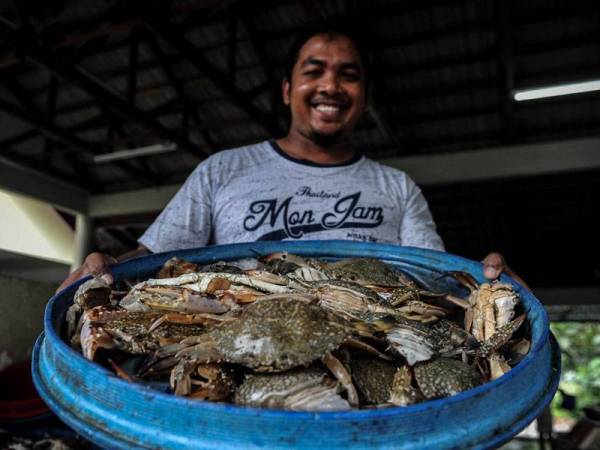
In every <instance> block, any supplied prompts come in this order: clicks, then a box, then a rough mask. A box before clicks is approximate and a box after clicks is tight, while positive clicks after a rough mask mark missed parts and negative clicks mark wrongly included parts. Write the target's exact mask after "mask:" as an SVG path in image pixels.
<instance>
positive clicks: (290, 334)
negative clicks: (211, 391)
mask: <svg viewBox="0 0 600 450" xmlns="http://www.w3.org/2000/svg"><path fill="white" fill-rule="evenodd" d="M353 334H354V330H353V327H352V326H351V325H350V324H349V323H348V322H346V321H344V320H343V319H342V318H340V317H337V316H333V315H330V314H327V313H326V312H325V311H324V310H323V309H321V308H320V307H318V306H316V305H313V304H311V303H310V302H305V301H301V300H298V299H292V298H281V299H278V300H259V301H257V302H255V303H252V304H250V305H248V306H247V307H246V308H245V309H244V310H243V311H242V313H241V315H240V317H239V319H238V320H235V321H232V322H227V323H224V324H222V325H220V326H218V327H215V328H214V329H212V330H211V331H209V332H208V333H205V334H203V335H201V336H197V337H193V338H189V339H184V340H183V341H182V342H181V346H186V345H187V346H188V348H183V349H181V350H179V351H178V352H177V353H176V354H175V357H176V358H177V359H181V358H187V359H191V360H194V361H196V363H198V364H200V363H207V362H228V363H236V364H241V365H243V366H245V367H247V368H250V369H253V370H254V371H256V372H284V371H287V370H290V369H294V368H296V367H302V366H304V367H307V366H309V365H311V364H312V363H313V362H315V361H317V360H321V361H322V362H323V364H325V366H327V368H328V369H329V370H330V371H331V372H332V373H333V374H334V376H335V377H336V378H337V379H338V381H339V382H340V384H341V385H342V386H343V387H344V389H345V390H346V392H347V396H348V401H349V402H350V404H352V405H358V395H357V393H356V390H355V388H354V386H353V384H352V380H351V377H350V375H349V373H348V372H347V370H346V369H345V368H344V366H343V365H342V364H341V363H340V362H339V360H338V359H337V358H335V357H334V356H333V355H332V353H331V352H332V351H333V350H335V349H337V348H338V347H340V346H341V345H342V344H344V343H350V344H352V343H353V342H356V339H354V338H353ZM357 345H359V346H360V347H361V349H363V350H365V349H369V348H370V349H371V350H372V353H373V354H377V355H380V354H381V353H380V352H379V351H377V350H376V349H374V348H372V347H370V346H369V345H368V344H366V343H364V342H361V343H357ZM163 354H164V355H166V353H163ZM180 382H184V381H183V380H181V379H177V378H176V379H174V380H173V384H174V387H175V390H177V384H178V383H180Z"/></svg>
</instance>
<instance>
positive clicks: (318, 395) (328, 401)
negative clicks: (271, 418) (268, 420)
mask: <svg viewBox="0 0 600 450" xmlns="http://www.w3.org/2000/svg"><path fill="white" fill-rule="evenodd" d="M234 402H235V403H236V404H238V405H246V406H255V407H266V408H281V409H289V410H292V411H347V410H349V409H350V404H349V403H348V401H346V400H345V399H344V398H342V397H341V396H340V395H339V394H338V392H337V388H336V383H335V382H333V381H332V380H330V379H329V378H328V377H327V374H326V373H325V372H324V371H323V370H321V369H318V368H316V367H311V368H308V369H296V370H291V371H288V372H284V373H277V374H255V375H250V376H249V377H248V378H246V380H245V381H244V382H243V383H242V384H241V385H240V387H239V388H238V389H237V390H236V392H235V397H234Z"/></svg>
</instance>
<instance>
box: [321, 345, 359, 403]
mask: <svg viewBox="0 0 600 450" xmlns="http://www.w3.org/2000/svg"><path fill="white" fill-rule="evenodd" d="M323 364H325V365H326V366H327V368H328V369H329V370H330V371H331V373H332V374H333V376H334V377H335V378H336V379H337V380H338V381H339V382H340V384H341V385H342V386H343V387H344V389H346V393H347V394H348V403H350V405H352V406H358V393H357V392H356V388H355V387H354V384H352V377H351V376H350V374H349V373H348V371H347V370H346V368H345V367H344V365H343V364H342V363H341V362H340V360H339V359H337V358H336V357H335V356H333V355H332V354H331V353H327V354H326V355H325V356H323Z"/></svg>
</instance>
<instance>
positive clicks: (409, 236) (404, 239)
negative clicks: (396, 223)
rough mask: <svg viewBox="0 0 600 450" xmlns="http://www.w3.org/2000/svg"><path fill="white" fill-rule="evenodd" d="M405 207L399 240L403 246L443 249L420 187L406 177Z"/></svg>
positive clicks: (442, 243)
mask: <svg viewBox="0 0 600 450" xmlns="http://www.w3.org/2000/svg"><path fill="white" fill-rule="evenodd" d="M406 192H407V196H406V204H405V206H406V209H405V213H404V216H403V219H402V223H401V225H400V242H401V243H402V245H404V246H410V247H420V248H429V249H433V250H440V251H445V248H444V242H443V241H442V238H441V237H440V236H439V234H438V233H437V231H436V226H435V222H434V221H433V217H432V216H431V212H429V205H428V204H427V200H425V197H424V196H423V193H422V192H421V189H419V187H418V186H417V185H416V184H415V182H414V181H413V180H411V179H410V178H408V177H407V179H406Z"/></svg>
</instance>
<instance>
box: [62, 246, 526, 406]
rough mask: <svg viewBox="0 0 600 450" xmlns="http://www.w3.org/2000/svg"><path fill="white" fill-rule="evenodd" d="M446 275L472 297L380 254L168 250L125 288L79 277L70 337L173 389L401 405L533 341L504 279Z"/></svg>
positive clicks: (488, 369)
mask: <svg viewBox="0 0 600 450" xmlns="http://www.w3.org/2000/svg"><path fill="white" fill-rule="evenodd" d="M443 276H453V277H454V278H456V279H457V280H458V281H459V282H461V283H462V284H464V285H465V286H466V287H468V289H469V290H470V295H469V296H468V298H465V299H462V298H459V297H456V296H453V295H451V294H450V293H447V292H431V291H428V290H426V289H424V288H422V287H420V286H419V285H418V284H417V283H416V282H415V281H413V280H412V279H411V278H409V277H408V276H407V275H406V274H404V273H403V272H401V271H400V270H398V269H396V268H394V267H393V266H391V265H389V264H386V263H384V262H382V261H379V260H376V259H346V260H340V261H336V262H327V261H323V260H317V259H312V258H303V257H299V256H296V255H292V254H287V253H275V254H271V255H268V256H265V257H262V258H259V259H253V260H242V261H239V262H236V263H223V262H220V263H216V264H211V265H207V266H204V267H199V266H197V265H196V264H193V263H190V262H186V261H182V260H180V259H177V258H173V259H171V260H169V261H168V262H167V263H166V264H165V265H164V266H163V268H162V269H161V270H160V272H159V273H158V274H157V276H156V278H154V279H148V280H145V281H142V282H139V283H137V284H135V285H133V286H132V287H131V288H130V289H129V290H120V291H119V290H113V289H112V288H111V286H109V285H107V284H105V283H104V282H103V281H102V280H101V279H98V278H94V279H91V280H89V281H87V282H86V283H84V284H82V285H81V286H80V288H79V289H78V291H77V292H76V294H75V296H74V303H73V306H71V307H70V309H69V310H68V312H67V320H66V323H67V327H66V328H67V330H66V334H67V339H68V341H69V342H70V344H71V345H72V346H73V347H74V348H77V349H79V350H80V351H81V352H82V354H83V356H84V357H85V358H87V359H89V360H92V361H96V362H98V363H100V364H103V365H104V366H106V367H108V368H110V369H111V370H114V371H115V373H116V374H117V375H118V376H119V377H121V378H124V379H126V380H130V381H133V382H138V383H147V384H152V385H154V386H155V387H156V386H159V387H160V386H162V387H164V388H165V390H167V391H169V392H172V393H174V394H175V395H180V396H187V397H190V398H197V399H203V400H211V401H219V402H233V403H235V404H238V405H247V406H253V407H267V408H278V409H289V410H296V411H341V410H349V409H352V408H373V407H384V406H406V405H410V404H414V403H417V402H420V401H424V400H428V399H433V398H442V397H447V396H451V395H454V394H457V393H459V392H462V391H464V390H467V389H470V388H473V387H475V386H478V385H480V384H482V383H485V382H487V381H489V380H493V379H495V378H498V377H500V376H502V375H503V374H504V373H506V372H507V371H509V370H510V369H511V367H512V366H514V365H515V364H516V363H518V362H519V361H520V360H521V359H522V358H523V357H524V355H525V354H526V353H527V352H528V350H529V346H530V341H529V340H528V339H527V334H528V331H527V329H528V327H527V326H525V325H524V326H521V325H522V324H523V323H524V322H525V320H524V319H525V315H524V314H521V315H519V316H518V317H516V318H515V310H517V311H518V310H522V309H523V308H522V306H521V305H520V302H519V297H518V295H517V293H516V292H515V291H514V290H513V288H512V286H511V285H508V284H503V283H499V282H495V283H491V284H488V283H485V284H481V285H479V284H478V283H477V282H476V281H475V279H474V278H473V277H472V276H471V275H469V274H467V273H464V272H451V273H446V274H443ZM525 323H526V322H525ZM167 380H168V384H167Z"/></svg>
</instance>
